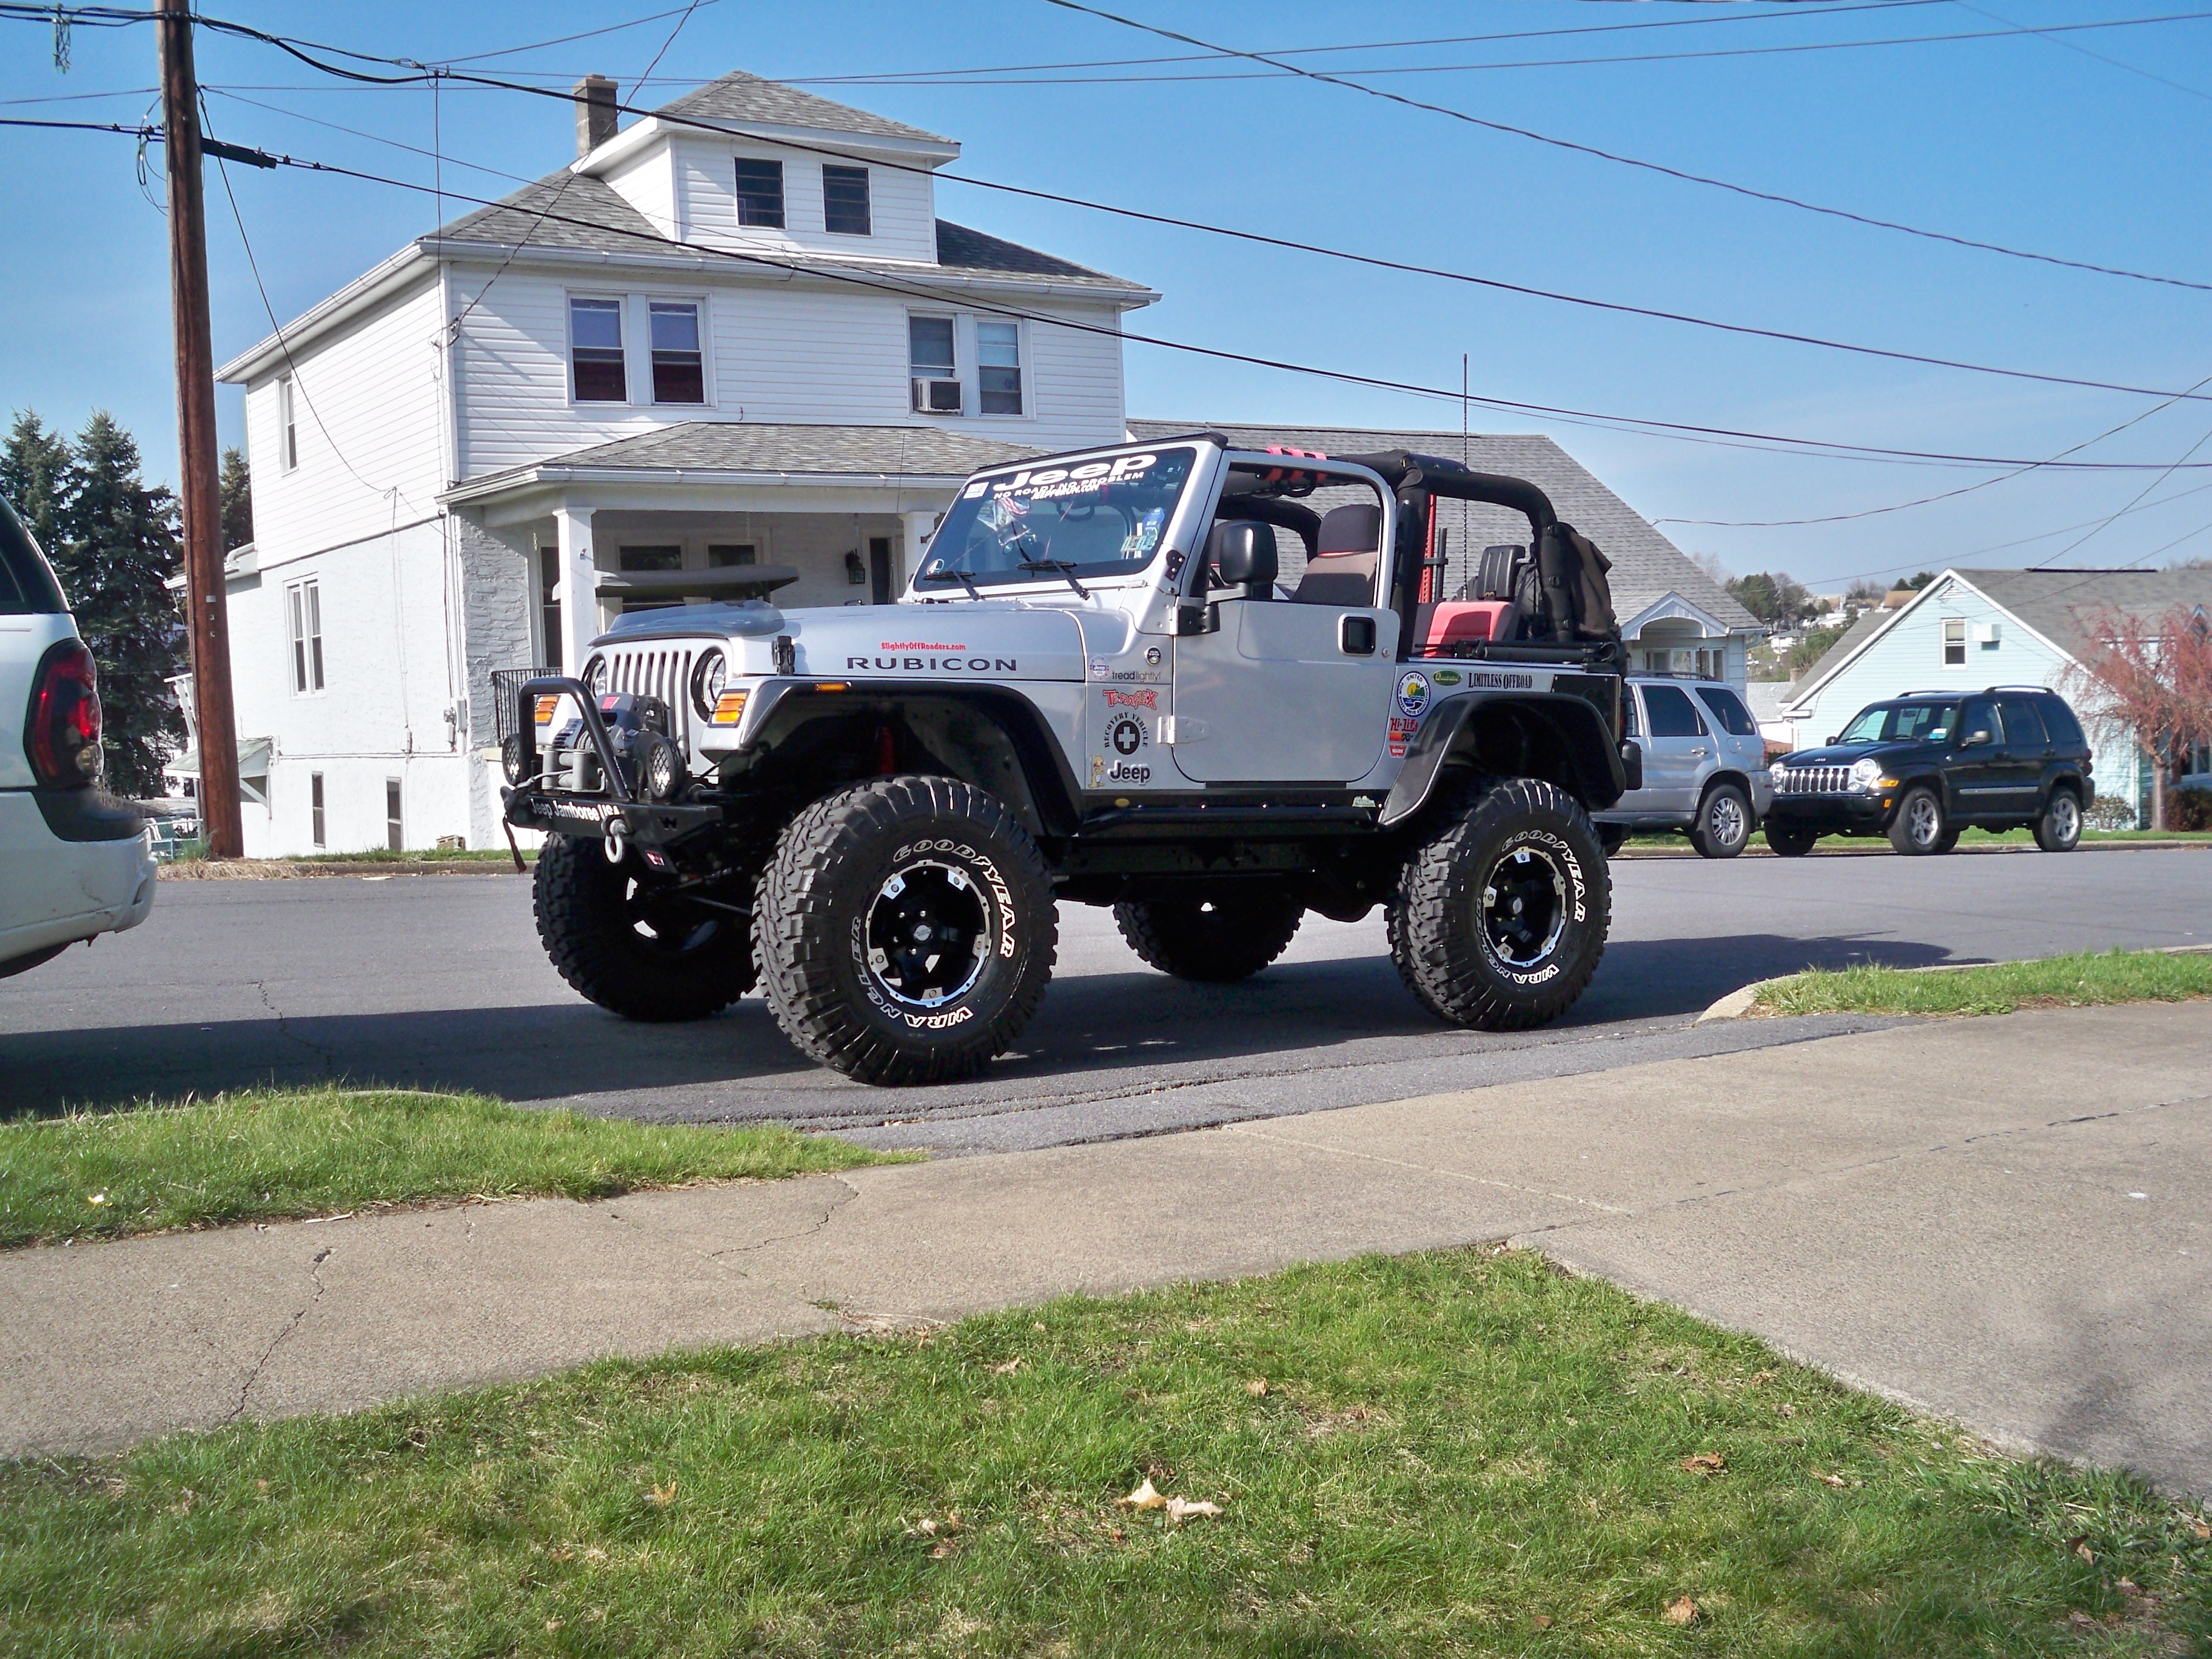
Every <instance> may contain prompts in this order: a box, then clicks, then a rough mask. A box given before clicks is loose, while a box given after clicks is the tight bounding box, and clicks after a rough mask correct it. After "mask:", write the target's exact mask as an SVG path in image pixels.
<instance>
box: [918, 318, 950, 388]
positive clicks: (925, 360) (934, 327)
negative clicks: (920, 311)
mask: <svg viewBox="0 0 2212 1659" xmlns="http://www.w3.org/2000/svg"><path fill="white" fill-rule="evenodd" d="M906 356H907V362H908V364H910V365H911V366H912V368H913V369H914V377H915V379H916V380H951V378H952V376H953V374H954V369H953V366H952V319H951V318H950V317H909V318H908V319H906Z"/></svg>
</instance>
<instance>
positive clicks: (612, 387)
mask: <svg viewBox="0 0 2212 1659" xmlns="http://www.w3.org/2000/svg"><path fill="white" fill-rule="evenodd" d="M568 356H569V359H570V361H571V362H572V363H573V364H574V371H575V397H576V401H577V402H578V403H580V404H621V403H628V402H629V381H628V380H626V379H625V378H624V377H623V337H622V301H619V300H571V301H568Z"/></svg>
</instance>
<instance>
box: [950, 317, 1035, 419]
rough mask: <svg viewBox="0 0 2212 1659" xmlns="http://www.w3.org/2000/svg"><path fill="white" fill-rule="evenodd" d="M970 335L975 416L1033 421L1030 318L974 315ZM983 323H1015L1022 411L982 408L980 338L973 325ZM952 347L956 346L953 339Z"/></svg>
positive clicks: (981, 343) (1016, 364) (981, 349)
mask: <svg viewBox="0 0 2212 1659" xmlns="http://www.w3.org/2000/svg"><path fill="white" fill-rule="evenodd" d="M969 323H970V325H971V326H970V328H969V338H970V340H971V341H972V342H973V343H974V345H975V418H976V419H978V420H981V421H1034V420H1035V419H1036V378H1035V364H1034V360H1033V359H1032V358H1031V357H1030V328H1029V322H1028V320H1027V319H1025V318H1021V317H994V316H975V317H971V318H969ZM983 323H1012V325H1013V327H1014V356H1015V357H1016V358H1017V359H1018V362H1016V363H1015V365H1014V367H1015V368H1016V369H1017V370H1018V372H1019V373H1020V374H1021V377H1022V412H1021V413H1020V414H1018V415H986V414H985V413H984V412H983V342H982V337H981V335H980V334H978V333H976V332H975V327H974V326H972V325H980V324H983ZM954 349H956V350H957V349H958V346H957V342H956V344H955V347H954Z"/></svg>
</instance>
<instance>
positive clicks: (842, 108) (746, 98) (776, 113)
mask: <svg viewBox="0 0 2212 1659" xmlns="http://www.w3.org/2000/svg"><path fill="white" fill-rule="evenodd" d="M653 113H654V114H656V115H681V116H688V117H690V118H691V119H693V120H696V121H732V122H742V123H746V124H750V125H756V126H765V127H813V128H816V129H817V130H819V131H826V132H851V133H857V134H860V135H861V136H863V137H870V138H904V139H909V140H912V141H914V142H915V143H926V144H949V143H951V142H952V141H951V139H949V138H946V137H942V136H941V135H939V134H938V133H934V132H924V131H922V130H921V128H920V127H910V126H908V125H906V123H904V122H903V121H894V120H892V119H891V118H890V117H888V116H884V115H876V114H872V113H871V112H868V111H866V110H864V109H854V107H853V106H851V105H849V104H840V103H836V102H833V101H832V100H829V99H827V98H823V97H818V96H817V95H816V94H813V93H811V92H802V91H801V90H800V89H799V88H797V87H787V86H785V85H784V84H783V83H782V82H780V81H763V79H761V77H760V76H757V75H748V74H746V73H745V71H744V70H731V71H730V73H728V74H727V75H725V76H722V78H721V79H720V80H719V81H709V82H708V83H707V84H706V85H705V86H703V87H701V88H699V89H698V90H697V91H696V92H687V93H685V94H684V95H683V96H682V97H681V98H678V99H673V100H671V101H670V102H668V103H665V104H663V105H661V106H660V107H659V109H657V110H655V111H654V112H653Z"/></svg>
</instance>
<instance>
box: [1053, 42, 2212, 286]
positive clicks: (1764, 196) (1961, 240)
mask: <svg viewBox="0 0 2212 1659" xmlns="http://www.w3.org/2000/svg"><path fill="white" fill-rule="evenodd" d="M1045 3H1046V4H1047V5H1052V6H1058V7H1060V9H1062V10H1065V11H1073V12H1079V13H1081V14H1083V15H1085V16H1088V17H1097V18H1101V19H1103V20H1104V21H1107V22H1109V23H1119V24H1121V26H1122V27H1125V28H1133V29H1138V30H1141V31H1142V32H1143V33H1146V34H1157V35H1158V36H1160V37H1161V38H1162V39H1164V40H1176V41H1180V42H1182V44H1183V45H1185V46H1198V47H1200V48H1202V49H1204V50H1205V51H1207V52H1221V53H1225V54H1227V55H1229V56H1231V57H1237V58H1249V59H1251V60H1252V61H1253V62H1254V63H1256V64H1269V65H1271V66H1272V67H1273V68H1276V69H1279V70H1287V71H1288V72H1289V73H1291V74H1292V75H1296V76H1302V77H1303V78H1304V79H1306V80H1309V81H1320V82H1324V83H1326V84H1327V85H1329V86H1333V87H1344V88H1348V89H1349V90H1351V91H1353V92H1357V93H1363V94H1365V95H1366V96H1368V97H1370V98H1380V99H1383V100H1385V101H1387V102H1389V103H1393V104H1402V105H1403V106H1406V107H1407V109H1418V110H1425V111H1426V112H1429V113H1430V114H1432V115H1442V116H1446V117H1449V118H1450V119H1452V120H1455V121H1463V122H1465V123H1467V124H1468V125H1469V126H1476V127H1483V128H1486V129H1487V130H1488V131H1492V132H1503V133H1507V134H1510V136H1512V137H1516V138H1527V139H1529V140H1531V141H1533V142H1534V143H1540V144H1548V145H1550V146H1552V147H1553V149H1564V150H1568V151H1571V152H1572V153H1573V154H1576V155H1589V156H1594V157H1595V158H1596V159H1597V160H1599V161H1611V162H1613V163H1614V164H1616V165H1618V166H1620V167H1638V168H1640V169H1642V170H1643V171H1644V172H1646V173H1658V174H1660V175H1661V176H1662V177H1663V178H1668V179H1680V180H1681V181H1682V182H1683V183H1685V184H1692V185H1706V186H1708V187H1709V188H1711V189H1713V190H1724V191H1729V192H1730V193H1731V194H1734V195H1737V196H1743V197H1749V198H1751V199H1752V200H1753V201H1758V202H1771V203H1773V204H1776V205H1778V206H1780V207H1790V208H1796V209H1798V210H1801V211H1803V212H1806V213H1817V214H1821V215H1824V216H1827V217H1829V218H1832V219H1843V220H1847V221H1849V222H1851V223H1853V224H1860V225H1866V226H1868V227H1869V228H1873V229H1876V230H1893V231H1897V232H1899V233H1900V234H1904V235H1906V236H1917V237H1921V238H1923V239H1925V240H1929V241H1933V242H1948V243H1949V244H1951V245H1952V246H1954V247H1966V248H1974V249H1978V250H1979V251H1980V252H1984V253H1998V254H2002V255H2004V256H2005V257H2006V258H2013V259H2029V260H2033V261H2034V262H2035V263H2037V264H2046V265H2057V266H2061V267H2063V268H2064V269H2067V270H2086V271H2090V272H2093V273H2094V274H2096V275H2098V276H2120V277H2124V278H2126V279H2127V280H2129V281H2130V282H2136V283H2160V284H2161V285H2163V286H2165V287H2167V288H2185V289H2194V290H2196V291H2197V292H2198V293H2207V294H2212V283H2200V282H2195V281H2192V280H2191V279H2189V278H2187V277H2182V276H2158V275H2156V274H2154V273H2152V272H2149V271H2142V270H2126V269H2124V267H2121V266H2118V265H2103V264H2095V263H2093V261H2090V260H2087V259H2068V258H2062V257H2060V256H2059V255H2057V254H2055V253H2037V252H2033V251H2032V250H2030V249H2027V248H2016V247H2008V246H2005V245H2004V244H2003V243H2002V242H1984V241H1979V240H1976V239H1974V238H1972V237H1971V236H1956V235H1954V234H1951V233H1950V232H1948V231H1942V230H1929V229H1926V228H1923V227H1921V226H1918V225H1908V224H1904V223H1901V222H1899V221H1897V220H1894V219H1880V218H1876V217H1875V216H1873V215H1871V214H1865V213H1856V212H1853V211H1852V210H1850V209H1849V208H1838V207H1827V206H1825V205H1823V204H1820V203H1817V202H1808V201H1804V200H1802V199H1801V198H1800V197H1795V196H1784V195H1782V194H1780V193H1779V192H1778V191H1765V190H1755V189H1753V187H1752V186H1750V185H1738V184H1732V183H1730V182H1729V180H1728V179H1715V178H1713V177H1711V176H1710V175H1708V174H1705V173H1691V172H1688V171H1686V169H1684V168H1681V167H1668V166H1667V165H1666V164H1665V163H1664V162H1662V161H1644V159H1643V158H1641V157H1640V156H1634V155H1621V154H1620V153H1619V152H1618V151H1615V150H1609V149H1600V148H1599V147H1598V146H1597V145H1595V144H1585V143H1578V142H1577V141H1576V140H1574V139H1571V138H1558V137H1553V136H1552V135H1551V134H1549V133H1546V132H1538V131H1535V130H1534V128H1531V127H1521V126H1515V125H1512V124H1511V123H1510V122H1506V121H1492V120H1490V119H1487V118H1485V117H1483V116H1480V115H1470V114H1468V112H1466V111H1465V110H1460V109H1454V108H1452V107H1451V106H1449V105H1448V104H1432V103H1429V102H1426V101H1425V100H1421V99H1419V98H1408V97H1407V96H1406V95H1405V94H1403V93H1398V92H1392V91H1389V89H1388V88H1383V87H1369V86H1362V85H1361V84H1360V83H1359V82H1357V81H1349V80H1346V79H1345V78H1343V77H1342V76H1336V75H1330V74H1326V73H1323V72H1322V71H1321V70H1310V69H1306V68H1304V67H1303V66H1301V65H1299V64H1287V63H1285V62H1283V61H1282V60H1281V59H1280V58H1273V57H1269V56H1267V54H1266V53H1263V52H1240V51H1238V50H1237V48H1235V47H1233V46H1216V45H1214V44H1213V43H1212V41H1210V40H1200V39H1198V37H1197V36H1195V35H1190V34H1182V33H1177V32H1176V30H1174V29H1170V28H1163V27H1160V26H1159V25H1158V24H1157V23H1145V22H1139V21H1138V20H1137V19H1135V18H1133V17H1124V16H1122V15H1121V14H1120V13H1118V12H1111V11H1106V10H1103V9H1101V8H1099V7H1097V6H1090V5H1085V4H1084V3H1082V0H1045Z"/></svg>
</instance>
